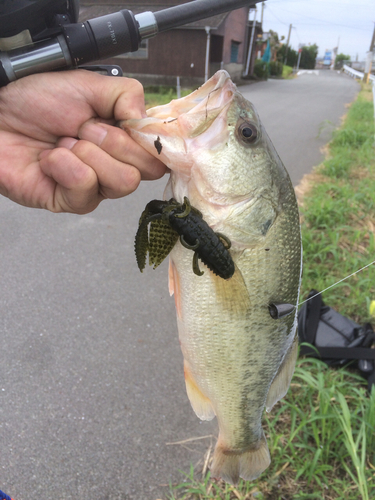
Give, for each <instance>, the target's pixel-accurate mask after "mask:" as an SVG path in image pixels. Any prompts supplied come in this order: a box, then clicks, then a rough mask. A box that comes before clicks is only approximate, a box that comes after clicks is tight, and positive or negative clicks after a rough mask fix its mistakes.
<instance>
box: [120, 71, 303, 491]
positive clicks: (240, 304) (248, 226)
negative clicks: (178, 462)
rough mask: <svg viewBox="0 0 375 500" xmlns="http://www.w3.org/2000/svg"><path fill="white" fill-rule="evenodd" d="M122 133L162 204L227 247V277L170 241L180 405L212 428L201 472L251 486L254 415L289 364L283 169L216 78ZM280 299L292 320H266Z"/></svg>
mask: <svg viewBox="0 0 375 500" xmlns="http://www.w3.org/2000/svg"><path fill="white" fill-rule="evenodd" d="M168 117H170V119H169V118H168ZM121 126H122V127H123V128H124V129H125V130H127V131H128V132H129V133H130V135H131V136H132V137H133V139H134V140H135V141H137V142H138V143H139V144H141V145H142V146H143V147H144V148H146V149H147V150H148V151H149V152H150V153H151V154H154V155H155V156H156V157H159V158H160V159H161V160H162V161H163V162H164V163H165V164H166V165H167V166H168V167H169V168H170V170H171V175H170V179H169V182H168V184H167V187H166V190H165V194H164V198H165V199H170V198H171V197H173V198H174V199H176V200H177V201H178V202H180V203H181V202H182V200H183V199H184V197H185V196H186V197H187V198H188V199H189V200H190V203H191V205H192V206H193V207H195V208H196V209H197V210H199V211H200V212H201V213H202V214H203V218H204V220H205V221H206V222H207V224H208V225H209V226H210V227H211V229H213V230H214V231H216V232H220V233H222V234H224V235H225V236H226V237H227V238H228V239H229V240H230V241H231V248H230V250H229V252H230V255H231V257H232V259H233V262H234V265H235V272H234V274H233V276H232V277H231V278H230V279H222V278H220V277H218V276H216V275H214V274H213V273H212V272H210V270H209V269H208V268H207V267H206V266H204V265H203V264H202V265H201V270H202V271H204V274H203V275H202V276H197V275H195V274H194V273H193V271H192V266H191V261H192V253H191V251H190V250H189V249H187V248H184V247H183V246H182V245H181V243H180V242H179V241H178V242H177V243H176V245H175V246H174V247H173V249H172V251H171V253H170V268H169V287H170V291H171V293H173V294H174V297H175V303H176V312H177V327H178V332H179V339H180V344H181V349H182V353H183V357H184V375H185V382H186V389H187V394H188V397H189V399H190V402H191V404H192V407H193V409H194V411H195V413H196V414H197V416H198V417H199V418H201V419H203V420H210V419H212V418H214V417H215V416H216V417H217V420H218V424H219V436H218V441H217V444H216V447H215V450H214V456H213V462H212V465H211V474H212V476H213V477H221V478H223V479H224V480H226V481H228V482H229V483H232V484H236V483H237V481H238V479H239V478H240V477H242V478H243V479H246V480H252V479H255V478H256V477H258V476H259V475H260V474H261V473H262V472H263V471H264V470H265V469H266V468H267V467H268V465H269V463H270V455H269V450H268V447H267V443H266V440H265V437H264V432H263V429H262V424H261V419H262V414H263V411H264V409H265V408H266V409H267V411H270V410H271V408H272V407H273V406H274V404H275V403H276V402H277V401H279V400H280V399H281V398H282V397H283V396H284V395H285V394H286V392H287V390H288V387H289V384H290V380H291V377H292V374H293V370H294V365H295V361H296V356H297V345H298V344H297V340H296V314H297V308H296V305H297V304H298V296H299V287H300V280H301V265H302V264H301V260H302V259H301V234H300V225H299V213H298V207H297V201H296V197H295V194H294V190H293V187H292V184H291V182H290V179H289V176H288V173H287V171H286V169H285V167H284V166H283V164H282V162H281V160H280V158H279V156H278V155H277V152H276V151H275V149H274V147H273V145H272V143H271V141H270V139H269V138H268V136H267V133H266V131H265V129H264V128H263V126H262V124H261V122H260V119H259V117H258V115H257V113H256V111H255V109H254V107H253V105H252V104H251V103H250V102H248V101H246V100H245V99H244V98H243V96H241V94H240V93H239V92H238V90H237V88H236V86H235V85H234V84H233V82H232V81H231V80H230V77H229V75H228V73H226V72H225V71H219V72H218V73H216V74H215V75H214V76H213V77H212V78H211V79H210V80H208V81H207V82H206V83H205V84H204V85H203V86H202V87H200V88H199V89H198V90H196V91H195V92H193V93H192V94H191V95H189V96H186V97H183V98H181V99H178V100H175V101H172V102H171V103H170V104H167V105H164V106H158V107H155V108H152V109H151V110H149V111H148V118H144V119H140V120H127V121H125V122H122V123H121ZM156 138H158V141H159V142H160V144H161V145H162V150H161V153H160V155H159V154H158V152H157V151H156V149H155V145H154V141H155V140H156ZM280 303H281V304H283V303H285V304H291V305H292V306H291V308H290V310H291V311H292V312H291V314H289V315H286V316H282V317H279V318H278V319H274V318H273V317H271V315H270V310H269V306H270V305H271V304H280ZM293 306H294V307H293Z"/></svg>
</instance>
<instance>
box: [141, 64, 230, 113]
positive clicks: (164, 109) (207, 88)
mask: <svg viewBox="0 0 375 500" xmlns="http://www.w3.org/2000/svg"><path fill="white" fill-rule="evenodd" d="M236 90H237V89H236V86H235V85H234V83H233V82H232V80H231V78H230V75H229V73H227V72H226V71H224V70H220V71H218V72H217V73H215V75H214V76H213V77H212V78H210V79H209V80H207V82H206V83H204V84H203V85H202V86H201V87H199V89H197V90H196V91H195V92H192V93H191V94H189V95H188V96H186V97H182V98H180V99H175V100H173V101H171V102H170V103H169V104H165V105H162V106H156V107H154V108H152V109H150V110H149V111H147V116H149V117H154V118H158V119H161V120H174V119H178V118H179V117H180V116H181V115H184V114H201V113H202V112H203V116H206V114H207V115H208V114H210V113H212V112H215V111H216V112H217V113H219V112H220V111H221V110H222V109H223V108H224V107H226V106H227V105H228V104H229V103H231V102H232V100H233V94H234V92H236Z"/></svg>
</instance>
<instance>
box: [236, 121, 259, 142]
mask: <svg viewBox="0 0 375 500" xmlns="http://www.w3.org/2000/svg"><path fill="white" fill-rule="evenodd" d="M237 135H238V137H239V138H240V139H241V141H242V142H244V143H245V144H253V143H254V142H255V141H256V140H257V138H258V129H257V127H256V126H255V125H254V124H253V123H249V122H242V123H241V124H240V125H239V127H238V128H237Z"/></svg>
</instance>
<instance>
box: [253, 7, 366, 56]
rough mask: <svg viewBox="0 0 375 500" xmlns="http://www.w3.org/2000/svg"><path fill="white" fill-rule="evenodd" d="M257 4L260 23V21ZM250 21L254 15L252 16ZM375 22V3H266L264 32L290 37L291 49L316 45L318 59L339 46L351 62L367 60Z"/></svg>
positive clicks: (258, 16)
mask: <svg viewBox="0 0 375 500" xmlns="http://www.w3.org/2000/svg"><path fill="white" fill-rule="evenodd" d="M260 16H261V3H258V12H257V21H260ZM250 19H251V20H253V19H254V13H251V17H250ZM374 23H375V0H267V1H266V2H265V3H264V14H263V31H268V30H270V29H271V30H273V31H276V32H277V33H278V35H279V37H280V36H282V35H284V36H285V41H286V39H287V37H288V32H289V25H290V24H292V25H293V28H292V32H291V36H290V46H291V47H293V48H294V49H295V50H297V49H298V46H299V45H300V44H304V45H307V44H309V43H310V44H314V43H315V44H316V45H317V46H318V47H319V53H318V57H323V56H324V53H325V51H326V50H332V49H333V48H334V47H337V45H338V53H343V54H348V55H350V57H351V60H352V61H355V60H356V58H357V55H358V61H364V60H365V59H366V52H368V51H369V49H370V44H371V39H372V34H373V30H374Z"/></svg>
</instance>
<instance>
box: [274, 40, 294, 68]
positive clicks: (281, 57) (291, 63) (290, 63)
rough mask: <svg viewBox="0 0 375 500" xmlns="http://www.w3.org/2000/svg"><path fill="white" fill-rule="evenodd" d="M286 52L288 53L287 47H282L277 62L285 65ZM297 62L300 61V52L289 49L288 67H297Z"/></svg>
mask: <svg viewBox="0 0 375 500" xmlns="http://www.w3.org/2000/svg"><path fill="white" fill-rule="evenodd" d="M285 51H286V45H281V47H280V48H279V49H278V51H277V60H278V61H280V62H282V63H283V64H284V60H285ZM297 60H298V52H297V51H296V50H294V49H292V47H289V48H288V54H287V57H286V64H287V66H291V67H292V68H294V66H297Z"/></svg>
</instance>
